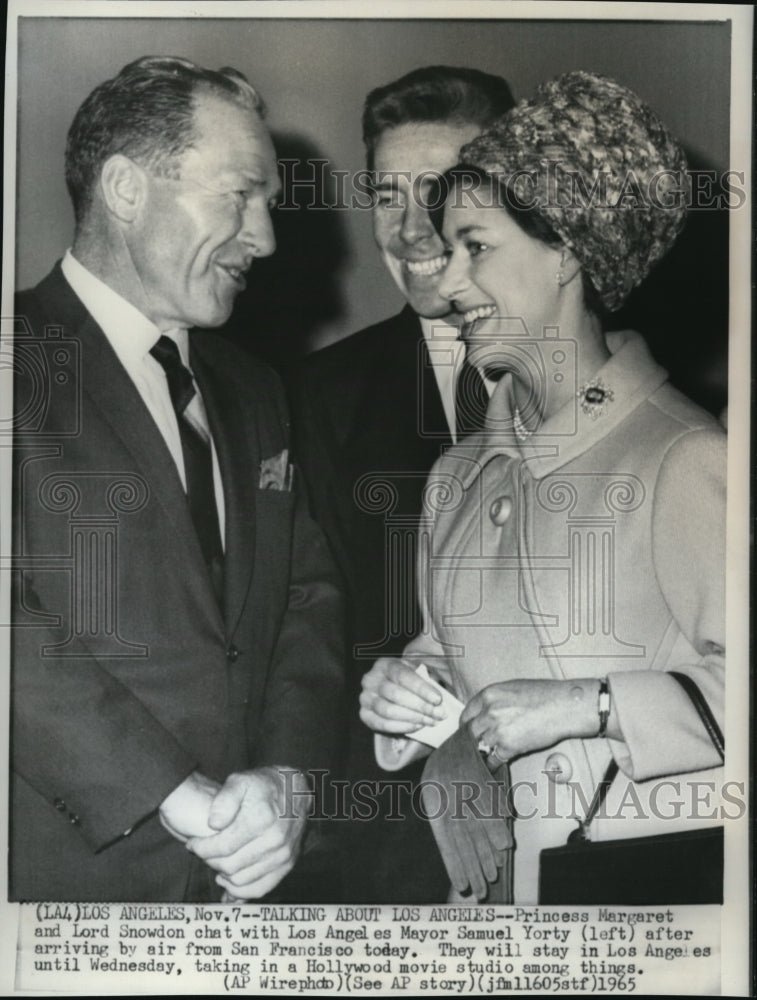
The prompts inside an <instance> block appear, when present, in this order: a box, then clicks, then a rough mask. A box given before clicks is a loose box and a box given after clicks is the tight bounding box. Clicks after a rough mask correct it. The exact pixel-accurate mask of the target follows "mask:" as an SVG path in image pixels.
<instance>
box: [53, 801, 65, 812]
mask: <svg viewBox="0 0 757 1000" xmlns="http://www.w3.org/2000/svg"><path fill="white" fill-rule="evenodd" d="M53 805H54V806H55V808H56V809H57V810H58V812H65V811H66V803H65V802H64V801H63V799H56V800H55V801H54V802H53Z"/></svg>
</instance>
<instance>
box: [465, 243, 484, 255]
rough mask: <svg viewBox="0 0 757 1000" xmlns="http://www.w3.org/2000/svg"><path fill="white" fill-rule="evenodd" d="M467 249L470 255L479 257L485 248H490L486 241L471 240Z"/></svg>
mask: <svg viewBox="0 0 757 1000" xmlns="http://www.w3.org/2000/svg"><path fill="white" fill-rule="evenodd" d="M466 249H467V251H468V256H469V257H478V255H479V254H480V253H483V251H484V250H488V249H489V248H488V247H487V245H486V243H478V242H477V241H476V240H470V242H468V243H467V244H466Z"/></svg>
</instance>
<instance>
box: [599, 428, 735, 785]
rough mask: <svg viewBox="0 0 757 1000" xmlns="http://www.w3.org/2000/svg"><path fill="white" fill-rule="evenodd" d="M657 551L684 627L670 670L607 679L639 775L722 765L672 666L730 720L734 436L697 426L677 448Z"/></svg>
mask: <svg viewBox="0 0 757 1000" xmlns="http://www.w3.org/2000/svg"><path fill="white" fill-rule="evenodd" d="M653 504H654V506H653V514H652V552H653V558H654V565H655V572H656V574H657V579H658V582H659V585H660V589H661V590H662V593H663V595H664V597H665V600H666V602H667V604H668V607H669V609H670V612H671V615H672V618H673V620H674V622H675V624H676V625H677V627H678V629H679V630H680V635H679V637H678V640H677V641H676V642H675V643H674V645H673V648H672V650H671V653H670V655H669V656H668V660H667V663H665V664H663V665H662V666H663V669H661V670H650V671H634V672H621V673H612V674H610V676H609V678H608V682H609V686H610V691H611V697H612V699H613V705H614V709H615V712H616V714H617V718H618V722H619V725H620V729H621V732H622V733H623V740H622V742H613V752H614V754H615V757H616V760H617V761H618V764H619V766H620V768H621V769H622V770H623V771H624V772H625V773H626V774H627V775H628V776H629V777H631V778H633V779H634V780H636V781H642V780H645V779H648V778H654V777H659V776H661V775H668V774H678V773H683V772H687V771H699V770H704V769H706V768H711V767H717V766H719V765H720V763H721V761H720V757H719V756H718V754H717V752H716V750H715V748H714V746H713V744H712V741H711V740H710V738H709V736H708V735H707V732H706V730H705V729H704V726H703V725H702V722H701V720H700V718H699V715H698V713H697V711H696V709H695V708H694V706H693V705H692V703H691V701H690V699H689V698H688V696H687V695H686V694H685V692H684V691H683V690H682V688H681V687H680V686H679V685H678V683H677V682H676V681H675V679H674V678H672V677H669V676H667V671H678V672H681V673H685V674H688V675H689V676H690V677H691V678H692V679H693V680H694V681H695V682H696V684H697V685H698V687H699V689H700V690H701V692H702V694H703V695H704V697H705V698H706V699H707V701H708V703H709V705H710V708H711V709H712V711H713V713H714V715H715V717H716V718H717V719H718V720H719V721H720V724H721V725H722V718H723V706H724V684H725V528H726V438H725V436H724V435H723V434H722V433H720V432H719V431H717V430H714V429H712V430H711V429H707V430H697V431H690V432H689V433H687V434H684V435H683V436H682V437H680V438H678V439H677V440H676V441H675V443H674V444H673V445H672V446H671V447H670V448H669V450H668V452H667V454H666V456H665V459H664V461H663V463H662V466H661V469H660V472H659V475H658V478H657V483H656V485H655V491H654V500H653Z"/></svg>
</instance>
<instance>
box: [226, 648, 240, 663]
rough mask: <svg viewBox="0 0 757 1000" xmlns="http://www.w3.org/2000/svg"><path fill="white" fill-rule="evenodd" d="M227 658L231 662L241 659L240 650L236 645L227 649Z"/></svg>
mask: <svg viewBox="0 0 757 1000" xmlns="http://www.w3.org/2000/svg"><path fill="white" fill-rule="evenodd" d="M226 659H227V660H228V661H229V663H236V662H237V660H238V659H239V650H238V649H237V647H236V646H229V648H228V649H227V650H226Z"/></svg>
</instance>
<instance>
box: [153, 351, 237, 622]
mask: <svg viewBox="0 0 757 1000" xmlns="http://www.w3.org/2000/svg"><path fill="white" fill-rule="evenodd" d="M150 354H152V356H153V357H154V358H155V360H156V361H158V362H159V364H160V365H161V366H162V368H163V371H164V372H165V373H166V379H167V380H168V392H169V394H170V396H171V403H172V404H173V408H174V411H175V412H176V419H177V422H178V425H179V434H180V435H181V450H182V454H183V456H184V474H185V476H186V481H187V503H188V505H189V513H190V515H191V517H192V522H193V524H194V526H195V531H196V532H197V538H198V539H199V542H200V548H201V549H202V555H203V558H204V559H205V564H206V566H207V567H208V573H209V574H210V579H211V581H212V584H213V589H214V590H215V593H216V597H217V598H218V602H219V604H220V603H221V601H222V598H223V546H222V545H221V531H220V527H219V524H218V509H217V507H216V497H215V488H214V485H213V456H212V452H211V449H210V442H209V441H207V440H206V438H205V437H204V435H203V434H202V433H201V432H200V431H199V430H198V429H197V428H196V427H194V426H193V424H191V423H190V422H189V420H187V417H186V409H187V407H188V406H189V404H190V402H191V401H192V399H193V397H194V395H195V387H194V382H193V381H192V375H191V372H190V371H189V370H188V369H187V368H185V367H184V365H183V364H182V361H181V355H180V354H179V348H178V346H177V345H176V343H175V342H174V341H173V340H171V338H170V337H165V336H163V337H161V338H160V340H159V341H158V342H157V344H156V345H155V346H154V347H153V348H152V350H151V351H150Z"/></svg>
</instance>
